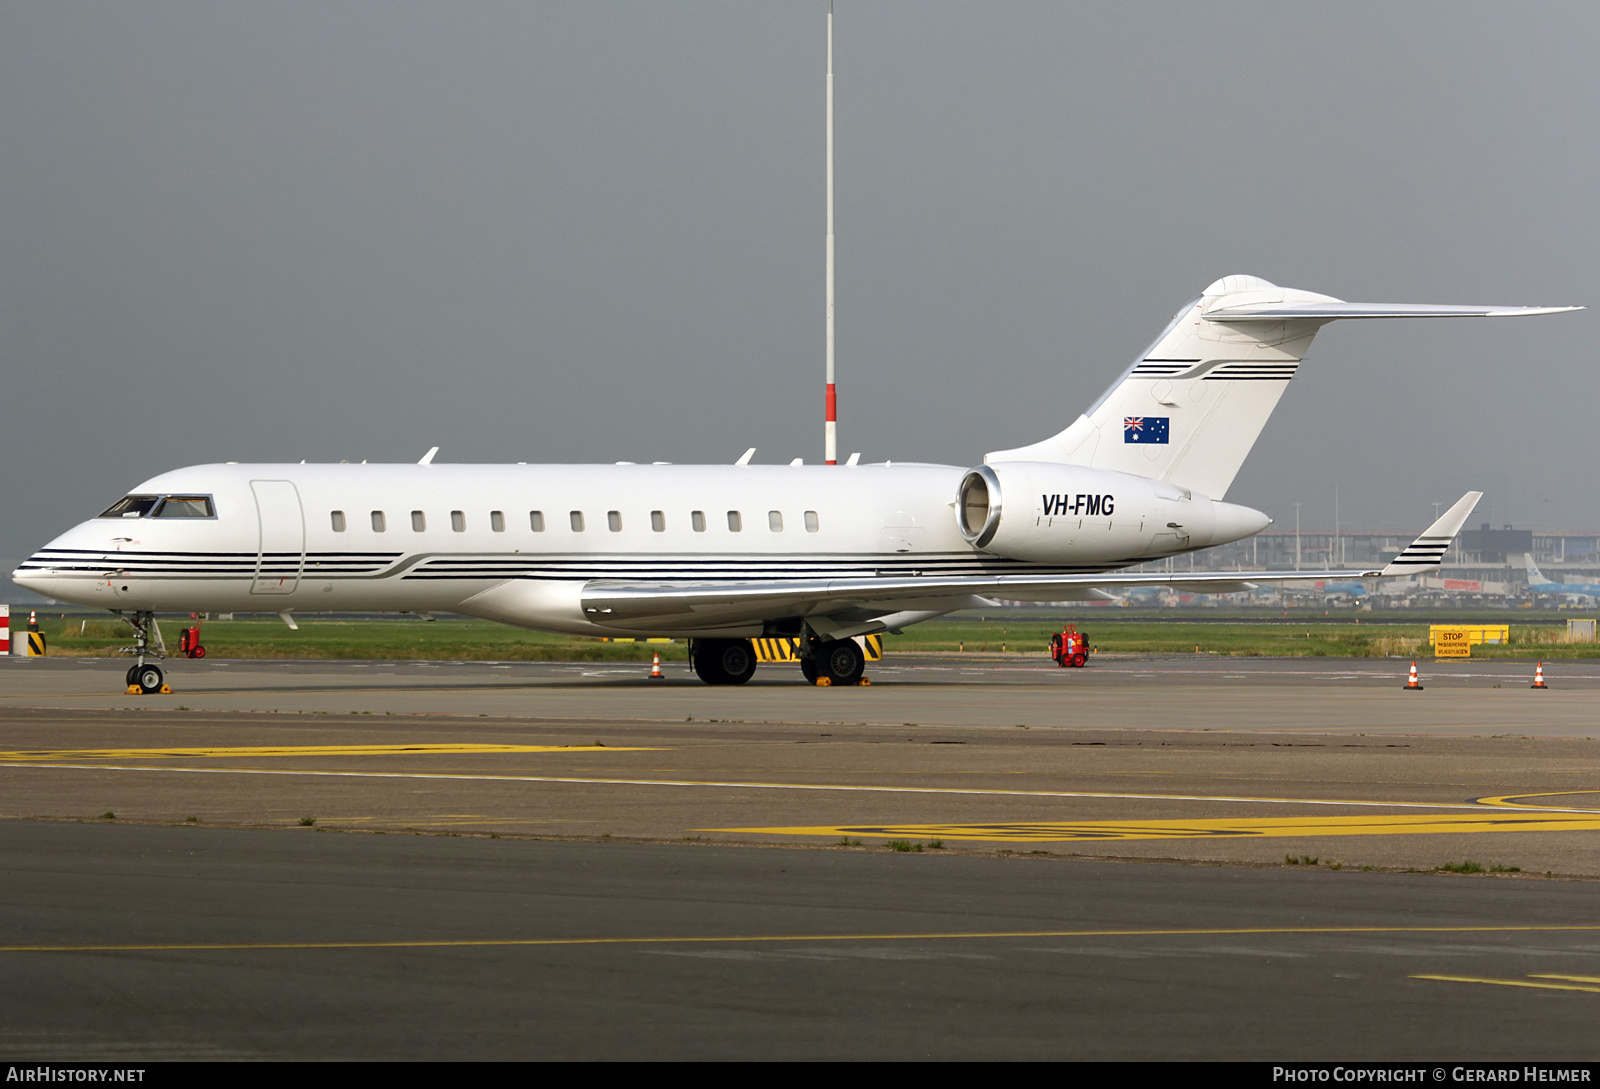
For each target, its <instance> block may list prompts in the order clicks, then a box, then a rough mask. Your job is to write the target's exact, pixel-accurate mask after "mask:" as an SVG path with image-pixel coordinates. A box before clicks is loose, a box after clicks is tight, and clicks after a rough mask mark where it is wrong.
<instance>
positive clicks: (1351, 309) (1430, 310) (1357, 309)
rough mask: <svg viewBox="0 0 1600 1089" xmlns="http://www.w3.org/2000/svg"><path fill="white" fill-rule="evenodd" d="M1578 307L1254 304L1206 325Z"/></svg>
mask: <svg viewBox="0 0 1600 1089" xmlns="http://www.w3.org/2000/svg"><path fill="white" fill-rule="evenodd" d="M1582 309H1583V307H1581V306H1429V305H1427V304H1425V303H1414V304H1413V303H1351V302H1325V303H1255V304H1245V305H1242V306H1223V307H1218V308H1217V309H1215V310H1209V311H1207V312H1206V313H1205V314H1204V315H1203V316H1204V318H1205V319H1206V320H1207V321H1222V322H1231V321H1288V320H1290V319H1304V320H1306V321H1335V320H1340V319H1347V318H1526V317H1533V316H1534V315H1537V314H1565V313H1567V312H1568V311H1570V310H1582Z"/></svg>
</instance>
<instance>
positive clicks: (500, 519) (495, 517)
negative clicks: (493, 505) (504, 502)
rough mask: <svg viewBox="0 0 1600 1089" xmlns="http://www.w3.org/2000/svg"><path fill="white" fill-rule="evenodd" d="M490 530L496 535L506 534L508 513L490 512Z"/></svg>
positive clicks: (500, 511) (501, 511)
mask: <svg viewBox="0 0 1600 1089" xmlns="http://www.w3.org/2000/svg"><path fill="white" fill-rule="evenodd" d="M489 528H490V529H492V530H493V531H494V532H496V533H504V532H505V531H506V512H505V511H503V510H492V511H490V512H489Z"/></svg>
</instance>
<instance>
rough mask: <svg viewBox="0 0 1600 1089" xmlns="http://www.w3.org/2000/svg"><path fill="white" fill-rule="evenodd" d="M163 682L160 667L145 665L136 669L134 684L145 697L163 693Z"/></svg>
mask: <svg viewBox="0 0 1600 1089" xmlns="http://www.w3.org/2000/svg"><path fill="white" fill-rule="evenodd" d="M161 681H162V676H161V667H160V666H156V665H145V666H136V667H134V679H133V683H134V684H136V685H138V686H139V688H140V689H141V690H142V691H143V692H144V694H145V695H147V696H152V695H154V694H155V693H157V692H159V691H161Z"/></svg>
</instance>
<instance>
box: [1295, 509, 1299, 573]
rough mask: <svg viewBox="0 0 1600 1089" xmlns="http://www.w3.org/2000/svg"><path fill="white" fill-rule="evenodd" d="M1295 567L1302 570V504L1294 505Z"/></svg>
mask: <svg viewBox="0 0 1600 1089" xmlns="http://www.w3.org/2000/svg"><path fill="white" fill-rule="evenodd" d="M1294 569H1295V570H1296V571H1298V570H1300V504H1299V503H1296V504H1295V505H1294Z"/></svg>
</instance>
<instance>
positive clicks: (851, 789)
mask: <svg viewBox="0 0 1600 1089" xmlns="http://www.w3.org/2000/svg"><path fill="white" fill-rule="evenodd" d="M530 748H537V746H532V747H530ZM167 751H170V750H167ZM549 751H556V752H575V751H590V750H589V749H588V747H586V746H573V747H572V748H569V749H560V748H553V749H551V750H549ZM592 751H594V752H628V751H635V752H641V751H642V752H650V751H662V750H650V749H642V750H641V749H636V750H629V749H625V748H621V747H618V748H612V747H611V746H609V745H608V746H605V747H604V748H596V749H593V750H592ZM0 768H28V769H39V770H42V769H55V770H62V771H128V772H155V773H175V774H190V775H301V776H312V777H317V776H321V777H325V778H336V779H438V780H450V781H460V782H483V783H569V784H574V785H578V786H633V787H640V786H643V787H675V788H685V787H690V788H692V787H700V788H705V789H714V790H797V791H821V792H830V791H837V792H844V793H857V794H940V795H967V796H973V797H990V798H1104V799H1111V800H1114V801H1151V802H1237V803H1240V804H1244V805H1317V806H1324V805H1325V806H1339V807H1350V806H1357V807H1363V808H1374V809H1430V810H1431V809H1454V810H1463V809H1466V810H1483V809H1486V808H1488V806H1487V805H1484V804H1480V803H1478V802H1383V801H1365V800H1359V799H1349V798H1278V797H1255V796H1249V795H1231V794H1132V793H1115V792H1111V791H1091V790H999V789H994V790H987V789H980V788H975V787H914V786H866V785H861V784H841V783H763V782H754V781H740V780H718V779H616V778H603V777H599V776H594V777H590V776H576V775H484V774H472V775H468V774H464V773H459V772H427V771H315V770H310V769H305V768H236V767H213V768H186V767H171V766H159V765H137V764H68V763H47V762H45V761H43V760H38V761H28V762H25V763H24V762H5V761H0ZM1508 797H1509V795H1508ZM1504 808H1511V807H1509V806H1507V807H1504ZM1539 808H1540V811H1541V812H1545V813H1574V814H1594V815H1597V816H1600V809H1589V808H1579V807H1572V808H1567V807H1559V808H1558V807H1556V806H1549V807H1543V806H1541V807H1539ZM1164 823H1168V824H1170V823H1172V822H1164ZM1185 823H1188V822H1185Z"/></svg>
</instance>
